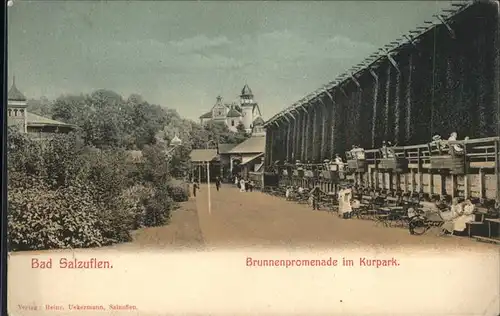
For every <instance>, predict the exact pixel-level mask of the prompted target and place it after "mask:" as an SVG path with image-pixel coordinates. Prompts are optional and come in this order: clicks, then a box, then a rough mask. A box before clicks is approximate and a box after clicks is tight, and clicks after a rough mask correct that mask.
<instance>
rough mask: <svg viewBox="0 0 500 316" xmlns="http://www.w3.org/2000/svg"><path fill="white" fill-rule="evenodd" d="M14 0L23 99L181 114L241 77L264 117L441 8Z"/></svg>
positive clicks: (235, 86)
mask: <svg viewBox="0 0 500 316" xmlns="http://www.w3.org/2000/svg"><path fill="white" fill-rule="evenodd" d="M14 1H15V2H14V5H13V6H12V7H10V8H9V10H10V11H9V78H12V75H13V74H15V75H16V84H17V86H18V88H19V89H20V90H21V91H22V92H23V93H24V94H25V95H26V96H27V97H28V98H38V97H40V96H46V97H49V98H55V97H57V96H59V95H61V94H65V93H82V92H83V93H87V92H90V91H92V90H95V89H101V88H105V89H111V90H114V91H116V92H118V93H120V94H122V95H124V96H128V95H130V94H131V93H138V94H141V95H142V96H143V97H144V98H145V99H146V100H148V101H150V102H152V103H157V104H161V105H164V106H166V107H170V108H174V109H176V110H178V111H179V113H180V114H181V115H184V116H186V117H188V118H191V119H197V118H198V116H200V115H201V114H203V113H204V112H206V111H208V110H209V109H210V108H211V106H212V105H213V104H214V103H215V98H216V97H217V95H218V94H221V95H222V97H223V98H224V100H225V101H227V102H230V101H235V100H237V98H238V94H239V92H240V90H241V88H242V87H243V85H244V84H245V83H248V85H249V86H250V87H251V88H252V90H253V92H254V94H255V98H256V100H257V101H258V102H259V103H260V105H261V108H262V111H263V112H264V113H263V114H264V117H265V118H269V117H271V116H272V115H273V114H274V113H276V112H277V111H279V110H281V109H282V108H284V107H287V106H289V105H290V104H291V103H293V102H295V101H297V100H298V99H300V98H302V97H303V96H305V95H306V94H308V93H310V92H312V91H313V90H315V89H317V88H319V87H320V86H322V85H323V84H326V83H327V82H329V81H331V80H333V79H334V78H335V77H336V75H338V74H340V73H342V72H344V71H345V70H347V69H348V68H349V67H350V66H352V65H354V64H356V63H358V62H360V61H361V60H362V59H364V58H365V57H366V56H368V55H369V54H371V53H373V52H374V51H376V50H377V49H378V48H379V47H381V46H383V45H385V44H388V43H389V42H391V41H392V40H394V39H396V38H397V37H400V35H401V34H404V33H406V32H407V31H409V30H410V29H414V28H415V27H416V26H417V25H421V24H422V22H423V21H424V20H428V19H429V18H430V17H431V16H432V15H433V14H435V13H436V12H437V11H439V10H441V9H442V8H443V7H446V6H448V5H449V2H447V1H440V2H435V1H343V2H342V1H325V2H306V1H294V2H254V1H248V2H237V1H214V2H208V1H206V2H205V1H203V2H197V1H193V2H187V1H179V2H175V1H109V2H97V1H21V0H14Z"/></svg>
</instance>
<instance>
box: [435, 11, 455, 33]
mask: <svg viewBox="0 0 500 316" xmlns="http://www.w3.org/2000/svg"><path fill="white" fill-rule="evenodd" d="M436 17H437V18H438V20H439V21H440V22H441V23H443V24H444V26H445V27H446V29H447V30H448V32H449V33H450V37H451V38H452V39H455V38H456V36H455V31H454V30H453V29H452V28H451V26H450V25H449V24H448V23H447V22H446V20H445V18H444V17H443V16H442V15H439V14H438V15H436Z"/></svg>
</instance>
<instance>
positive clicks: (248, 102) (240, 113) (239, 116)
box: [200, 84, 263, 133]
mask: <svg viewBox="0 0 500 316" xmlns="http://www.w3.org/2000/svg"><path fill="white" fill-rule="evenodd" d="M207 122H219V123H225V124H226V125H227V127H228V128H229V129H230V130H232V131H234V132H235V131H237V130H238V129H237V127H238V125H239V124H243V126H245V130H246V132H248V133H252V130H254V126H255V125H261V123H262V122H263V120H262V117H261V113H260V108H259V105H258V104H257V102H255V101H254V95H253V92H252V90H251V89H250V87H249V86H248V84H245V86H244V87H243V89H241V94H240V100H239V104H238V103H237V102H236V103H232V104H225V103H223V102H222V97H221V96H218V97H217V99H216V102H215V105H214V106H213V107H212V110H211V111H210V112H207V113H205V114H203V115H202V116H200V123H201V124H202V125H203V124H205V123H207Z"/></svg>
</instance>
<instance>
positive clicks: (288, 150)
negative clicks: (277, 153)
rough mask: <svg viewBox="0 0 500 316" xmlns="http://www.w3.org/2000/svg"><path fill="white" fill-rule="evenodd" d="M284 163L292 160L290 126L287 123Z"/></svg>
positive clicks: (289, 123)
mask: <svg viewBox="0 0 500 316" xmlns="http://www.w3.org/2000/svg"><path fill="white" fill-rule="evenodd" d="M285 146H286V161H287V162H290V160H291V159H292V157H291V156H292V124H291V122H290V121H289V122H288V124H287V128H286V144H285Z"/></svg>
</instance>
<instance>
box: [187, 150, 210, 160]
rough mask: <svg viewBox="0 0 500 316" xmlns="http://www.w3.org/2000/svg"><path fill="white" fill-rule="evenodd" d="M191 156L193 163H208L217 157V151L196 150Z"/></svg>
mask: <svg viewBox="0 0 500 316" xmlns="http://www.w3.org/2000/svg"><path fill="white" fill-rule="evenodd" d="M189 156H190V158H191V161H192V162H208V161H212V160H214V159H215V158H216V157H217V149H194V150H193V151H191V154H190V155H189Z"/></svg>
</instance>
